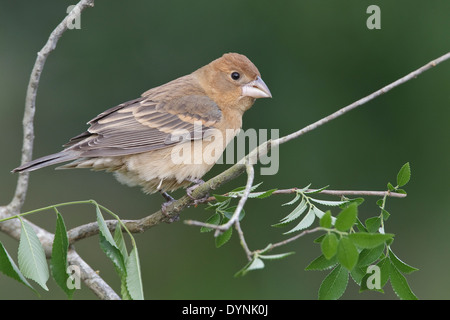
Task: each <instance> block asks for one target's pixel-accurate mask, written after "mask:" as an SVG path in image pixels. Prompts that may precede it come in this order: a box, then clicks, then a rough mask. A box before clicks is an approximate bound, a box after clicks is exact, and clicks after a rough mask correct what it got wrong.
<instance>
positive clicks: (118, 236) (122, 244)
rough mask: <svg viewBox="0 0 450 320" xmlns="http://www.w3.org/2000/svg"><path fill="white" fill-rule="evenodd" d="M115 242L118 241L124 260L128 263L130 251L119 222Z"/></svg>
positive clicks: (115, 231) (115, 232)
mask: <svg viewBox="0 0 450 320" xmlns="http://www.w3.org/2000/svg"><path fill="white" fill-rule="evenodd" d="M114 242H115V243H116V245H117V248H118V249H119V250H120V252H121V253H122V257H123V260H124V262H125V263H126V262H127V259H128V251H127V246H126V244H125V239H124V238H123V233H122V228H121V226H120V224H119V222H117V225H116V229H115V230H114Z"/></svg>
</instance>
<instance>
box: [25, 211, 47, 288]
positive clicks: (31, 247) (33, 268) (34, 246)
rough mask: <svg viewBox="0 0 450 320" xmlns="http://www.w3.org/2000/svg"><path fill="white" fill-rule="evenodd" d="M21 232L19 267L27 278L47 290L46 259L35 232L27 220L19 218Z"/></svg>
mask: <svg viewBox="0 0 450 320" xmlns="http://www.w3.org/2000/svg"><path fill="white" fill-rule="evenodd" d="M20 222H21V225H22V226H21V233H20V242H19V253H18V260H19V268H20V270H21V271H22V273H23V275H24V276H25V277H27V278H28V279H32V280H34V281H36V282H37V283H38V284H39V285H40V286H41V287H42V288H44V289H45V290H47V291H48V288H47V285H46V282H47V280H48V278H49V272H48V265H47V259H46V257H45V252H44V248H43V247H42V244H41V242H40V241H39V238H38V237H37V235H36V233H35V232H34V230H33V227H31V226H30V225H29V224H28V223H27V222H25V221H23V220H22V219H20Z"/></svg>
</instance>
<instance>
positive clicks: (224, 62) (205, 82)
mask: <svg viewBox="0 0 450 320" xmlns="http://www.w3.org/2000/svg"><path fill="white" fill-rule="evenodd" d="M199 71H200V72H201V75H202V76H201V82H202V86H203V87H204V89H205V91H206V93H207V94H208V95H209V96H210V97H211V98H212V99H214V100H215V101H216V103H217V104H218V105H219V106H221V107H231V108H238V109H240V110H242V111H246V110H248V109H249V108H250V107H251V106H252V105H253V103H254V102H255V99H257V98H271V97H272V94H271V93H270V90H269V88H268V87H267V85H266V84H265V83H264V81H263V80H262V79H261V74H260V73H259V71H258V68H256V66H255V65H254V64H253V63H252V62H251V61H250V60H249V59H248V58H247V57H246V56H244V55H242V54H238V53H226V54H224V55H223V56H222V57H220V58H219V59H216V60H214V61H212V62H211V63H210V64H208V65H206V66H204V67H203V68H201V69H199Z"/></svg>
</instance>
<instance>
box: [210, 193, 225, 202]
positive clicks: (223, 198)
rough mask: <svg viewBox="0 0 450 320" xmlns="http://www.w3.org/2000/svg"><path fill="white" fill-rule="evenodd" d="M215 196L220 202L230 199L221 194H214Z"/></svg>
mask: <svg viewBox="0 0 450 320" xmlns="http://www.w3.org/2000/svg"><path fill="white" fill-rule="evenodd" d="M213 197H214V198H216V200H217V201H219V202H223V201H227V200H228V199H229V198H228V197H227V196H223V195H220V194H213Z"/></svg>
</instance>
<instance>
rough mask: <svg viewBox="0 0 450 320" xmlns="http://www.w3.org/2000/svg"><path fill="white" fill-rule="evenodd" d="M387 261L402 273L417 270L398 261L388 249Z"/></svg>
mask: <svg viewBox="0 0 450 320" xmlns="http://www.w3.org/2000/svg"><path fill="white" fill-rule="evenodd" d="M389 259H390V261H391V262H392V264H393V265H394V266H395V267H396V268H397V269H398V270H399V271H400V272H402V273H406V274H408V273H411V272H414V271H417V270H419V269H417V268H414V267H412V266H410V265H409V264H406V263H405V262H403V261H402V260H400V259H399V258H398V257H397V256H396V255H395V254H394V252H392V250H391V249H389Z"/></svg>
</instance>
